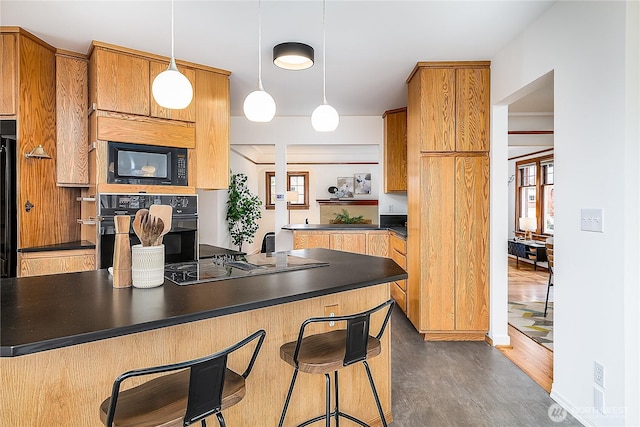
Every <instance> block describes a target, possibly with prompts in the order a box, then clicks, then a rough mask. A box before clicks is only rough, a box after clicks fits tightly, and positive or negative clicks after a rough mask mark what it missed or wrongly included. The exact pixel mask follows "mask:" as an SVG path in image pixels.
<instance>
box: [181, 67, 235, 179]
mask: <svg viewBox="0 0 640 427" xmlns="http://www.w3.org/2000/svg"><path fill="white" fill-rule="evenodd" d="M195 89H196V90H195V93H194V101H195V107H196V124H195V126H196V153H197V159H190V161H191V160H195V163H196V174H195V176H196V182H195V186H196V188H199V189H203V190H219V189H224V188H228V187H229V123H230V121H231V113H230V102H229V77H228V75H224V74H219V73H215V72H211V71H206V70H196V84H195ZM192 163H193V162H192ZM191 176H193V175H191ZM189 181H191V178H190V179H189ZM190 185H191V183H190Z"/></svg>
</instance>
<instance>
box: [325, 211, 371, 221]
mask: <svg viewBox="0 0 640 427" xmlns="http://www.w3.org/2000/svg"><path fill="white" fill-rule="evenodd" d="M334 215H335V218H334V219H332V220H331V223H332V224H371V220H370V219H364V217H363V216H362V215H358V216H351V215H349V212H348V211H347V210H346V209H342V213H339V214H337V213H334Z"/></svg>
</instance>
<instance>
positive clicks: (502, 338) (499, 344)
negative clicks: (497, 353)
mask: <svg viewBox="0 0 640 427" xmlns="http://www.w3.org/2000/svg"><path fill="white" fill-rule="evenodd" d="M484 340H485V341H486V342H487V344H489V345H490V346H492V347H496V348H511V347H512V346H511V337H510V336H509V335H491V334H487V335H486V336H485V339H484Z"/></svg>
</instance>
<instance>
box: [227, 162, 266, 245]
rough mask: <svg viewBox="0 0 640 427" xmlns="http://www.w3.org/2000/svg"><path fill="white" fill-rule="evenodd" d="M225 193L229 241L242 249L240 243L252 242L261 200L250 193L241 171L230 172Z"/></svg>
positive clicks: (260, 214)
mask: <svg viewBox="0 0 640 427" xmlns="http://www.w3.org/2000/svg"><path fill="white" fill-rule="evenodd" d="M227 194H228V196H229V199H228V200H227V228H228V229H229V234H230V235H231V241H232V242H233V244H234V245H236V246H238V250H239V251H242V244H243V243H244V242H247V243H253V238H254V237H255V235H256V232H257V231H258V220H259V219H260V218H262V211H261V207H262V201H261V200H260V198H259V197H258V196H256V195H255V194H252V193H251V191H250V190H249V187H247V176H246V175H245V174H242V173H237V174H233V173H232V174H231V179H230V182H229V190H228V192H227Z"/></svg>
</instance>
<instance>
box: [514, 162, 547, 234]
mask: <svg viewBox="0 0 640 427" xmlns="http://www.w3.org/2000/svg"><path fill="white" fill-rule="evenodd" d="M548 164H552V165H553V167H554V181H555V162H554V156H553V154H550V155H547V156H542V157H535V158H530V159H526V160H521V161H519V162H516V172H515V176H516V186H515V187H516V190H515V191H516V202H515V203H516V206H515V214H516V215H515V218H514V220H515V230H516V233H521V234H524V230H521V229H520V224H519V221H518V220H519V218H520V217H521V215H522V205H521V204H522V200H521V199H522V197H521V194H522V191H521V190H522V188H525V187H533V186H532V185H531V186H528V185H525V186H523V185H522V182H521V180H522V177H521V173H520V168H522V167H526V166H528V165H535V168H536V182H535V189H536V190H535V194H536V230H535V231H533V232H532V233H533V234H535V235H538V236H546V237H550V236H553V235H554V234H553V233H548V232H547V233H545V232H544V223H543V221H544V218H543V214H544V211H543V207H544V206H545V202H546V201H545V197H544V187H545V185H553V184H547V183H546V182H545V180H543V175H542V174H543V171H544V170H543V167H544V166H545V165H548Z"/></svg>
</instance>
